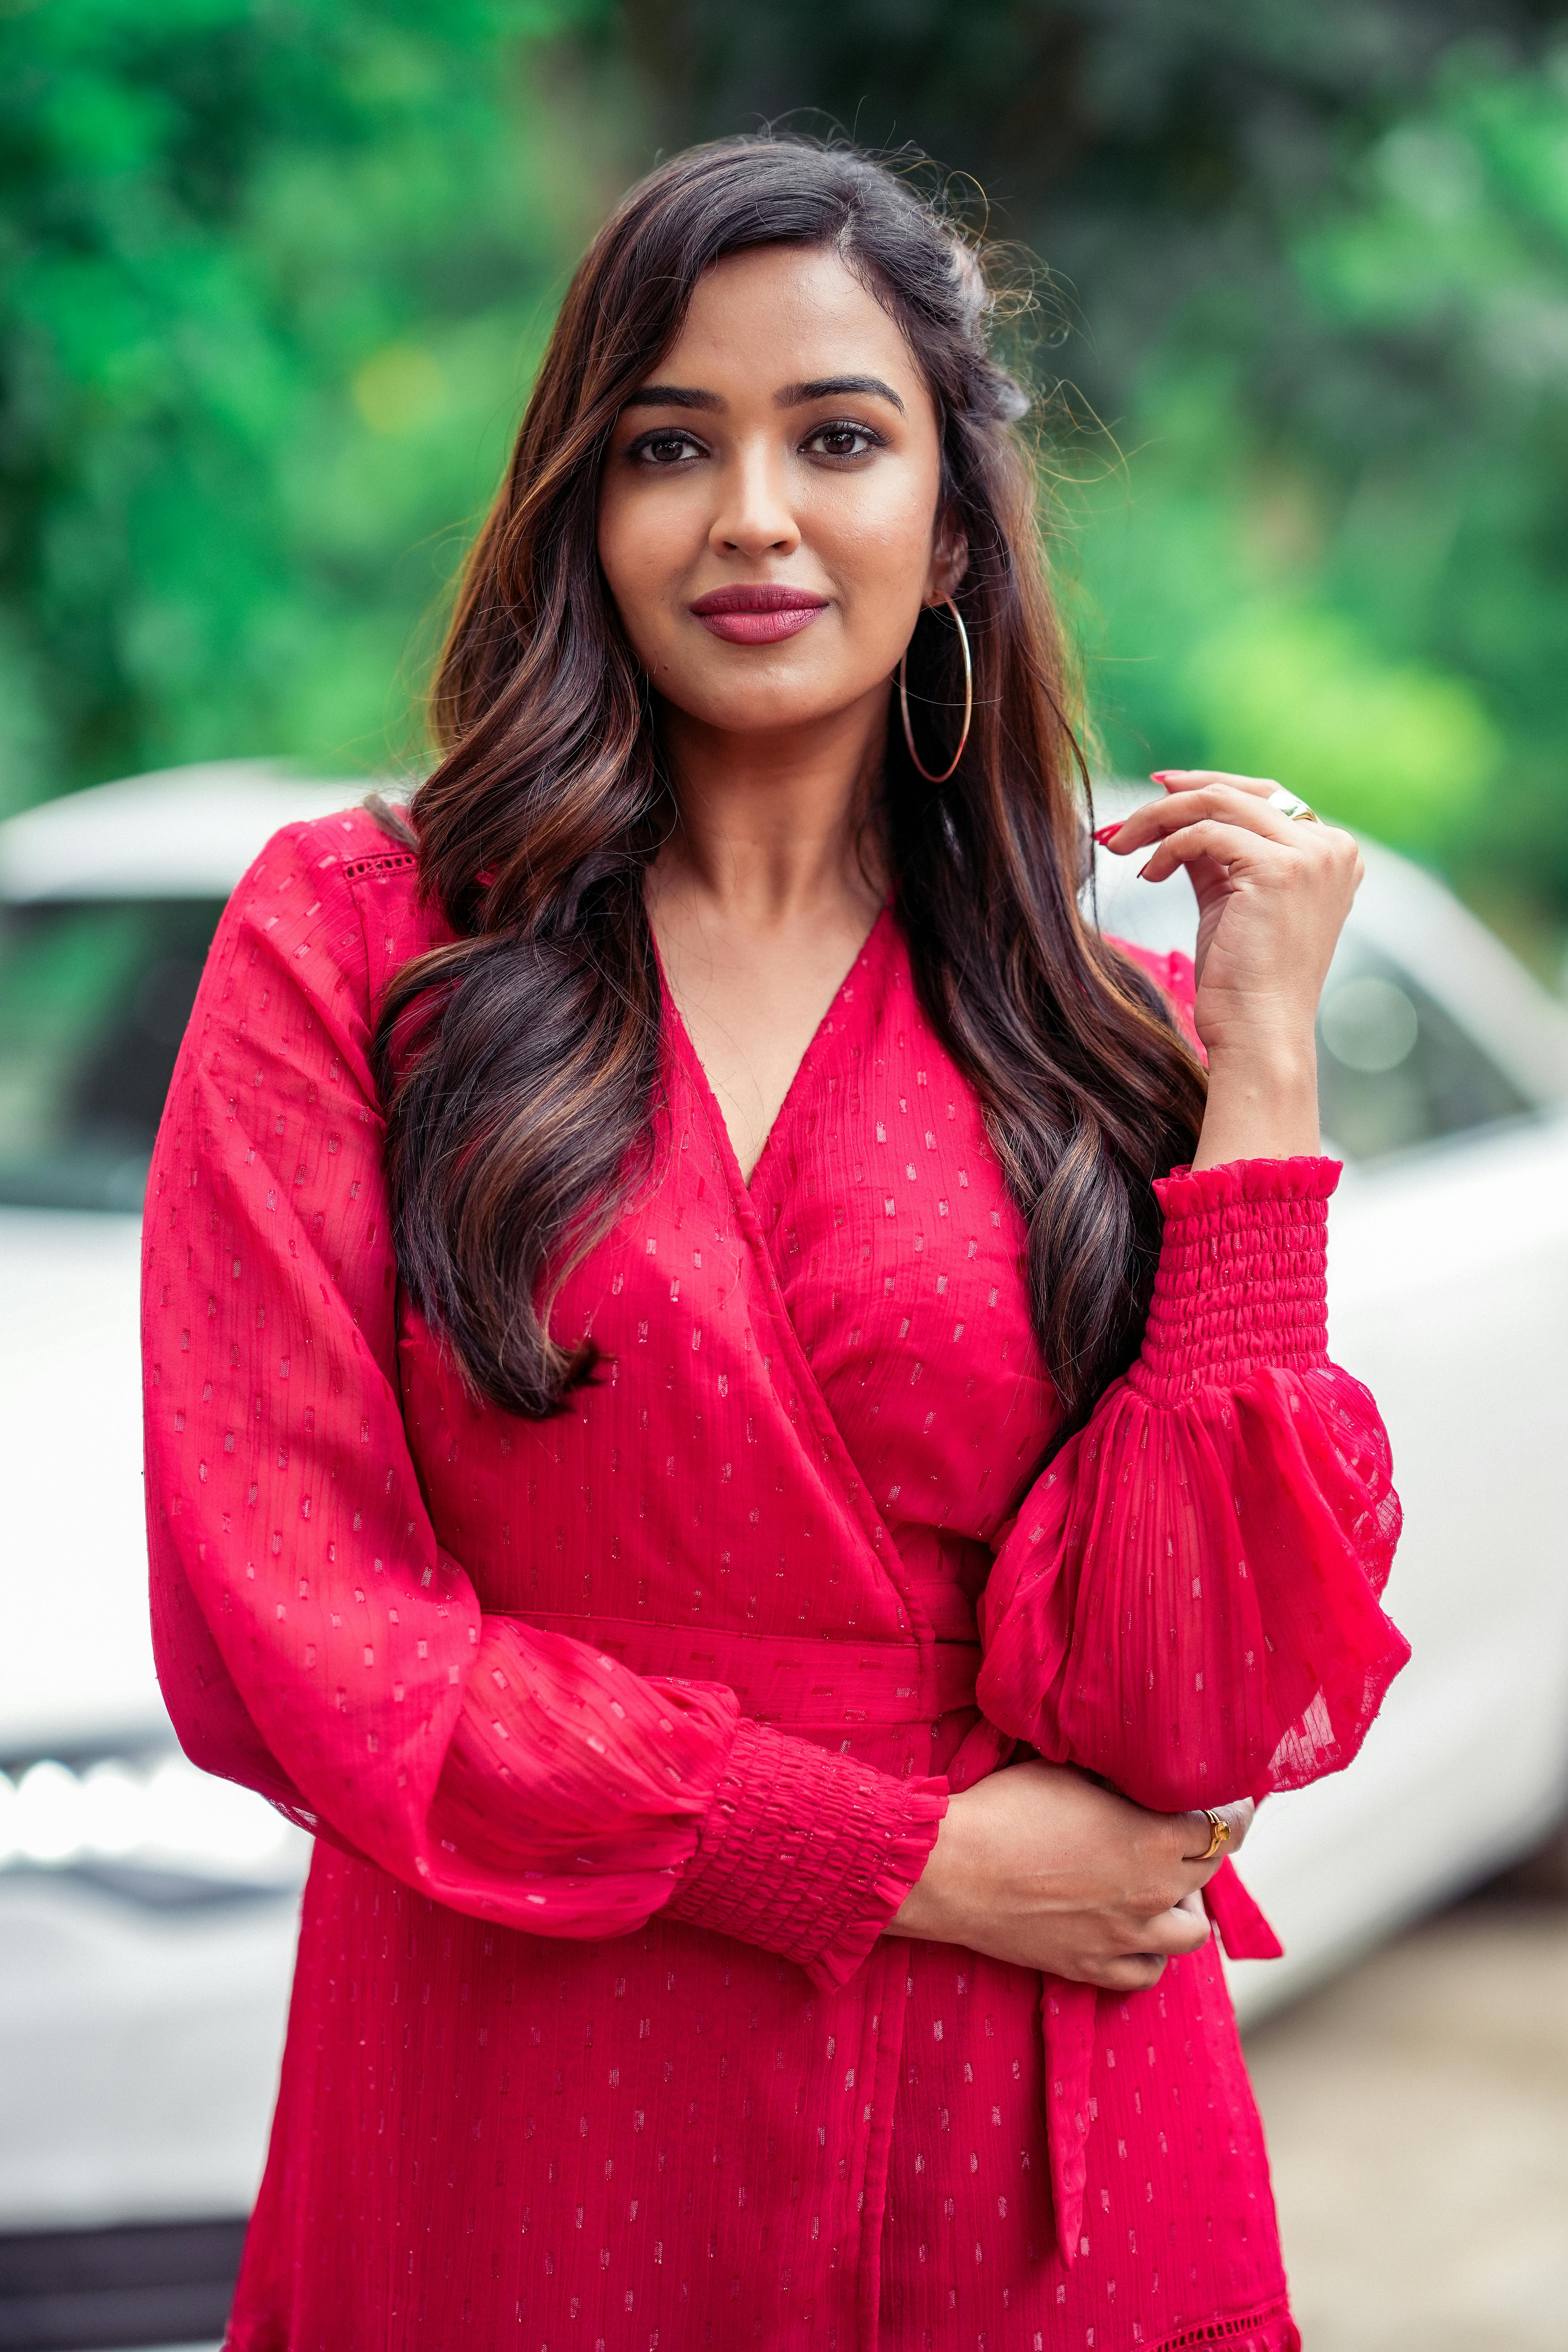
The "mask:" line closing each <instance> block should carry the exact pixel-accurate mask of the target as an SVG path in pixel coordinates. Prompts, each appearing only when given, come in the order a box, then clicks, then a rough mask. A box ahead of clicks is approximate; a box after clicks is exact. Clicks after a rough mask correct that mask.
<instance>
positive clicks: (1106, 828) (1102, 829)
mask: <svg viewBox="0 0 1568 2352" xmlns="http://www.w3.org/2000/svg"><path fill="white" fill-rule="evenodd" d="M1121 825H1122V820H1121V817H1118V818H1117V820H1116V823H1115V824H1101V825H1097V826H1096V827H1095V832H1094V838H1095V840H1096V841H1098V842H1099V844H1100V847H1101V849H1109V848H1110V845H1111V843H1112V842H1113V841H1114V840H1115V838H1116V836H1117V835H1118V834H1119V833H1120V832H1121Z"/></svg>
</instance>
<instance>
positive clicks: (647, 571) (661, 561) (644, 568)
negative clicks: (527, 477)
mask: <svg viewBox="0 0 1568 2352" xmlns="http://www.w3.org/2000/svg"><path fill="white" fill-rule="evenodd" d="M672 492H673V486H669V487H668V488H665V487H664V486H661V494H660V495H659V496H658V498H637V497H626V496H624V495H616V494H615V493H606V494H605V497H604V498H602V499H601V500H600V502H599V530H598V545H599V562H600V566H601V568H602V570H603V572H604V574H605V580H606V581H607V582H608V583H609V590H610V593H611V595H612V596H613V597H614V598H615V601H616V606H617V608H618V609H619V612H620V615H621V619H622V621H623V622H624V624H625V625H626V631H627V634H628V635H630V636H631V638H632V640H633V642H634V643H637V641H638V640H639V639H640V638H641V637H642V636H644V635H647V634H648V633H650V632H657V631H658V627H659V625H660V622H661V618H662V616H663V614H665V612H666V610H667V608H668V606H669V605H670V603H671V600H672V596H673V593H674V590H675V587H676V584H677V583H679V580H680V578H681V577H682V575H683V574H684V572H686V570H687V569H688V567H689V563H690V560H691V558H690V548H689V541H690V540H691V537H692V523H691V519H690V517H689V515H688V514H687V513H686V512H685V510H684V509H685V503H686V502H685V501H683V500H682V499H680V497H679V493H674V494H672ZM698 536H699V537H700V525H699V526H698Z"/></svg>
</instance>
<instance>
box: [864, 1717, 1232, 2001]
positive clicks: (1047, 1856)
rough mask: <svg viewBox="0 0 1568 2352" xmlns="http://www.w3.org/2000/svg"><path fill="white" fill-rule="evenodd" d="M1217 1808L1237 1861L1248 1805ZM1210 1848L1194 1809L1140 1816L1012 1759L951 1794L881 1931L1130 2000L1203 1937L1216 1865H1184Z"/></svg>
mask: <svg viewBox="0 0 1568 2352" xmlns="http://www.w3.org/2000/svg"><path fill="white" fill-rule="evenodd" d="M1219 1810H1221V1811H1223V1812H1224V1813H1225V1815H1226V1819H1227V1821H1228V1822H1229V1823H1230V1845H1229V1847H1228V1848H1227V1851H1228V1852H1231V1853H1234V1852H1235V1850H1236V1848H1237V1846H1238V1845H1239V1844H1240V1843H1241V1841H1242V1839H1243V1837H1244V1836H1245V1835H1246V1833H1247V1825H1248V1823H1249V1822H1251V1819H1252V1806H1251V1803H1250V1801H1242V1802H1241V1803H1239V1804H1235V1805H1226V1806H1224V1807H1222V1808H1220V1809H1219ZM1208 1843H1209V1822H1208V1819H1207V1816H1206V1815H1205V1814H1204V1813H1195V1812H1194V1813H1151V1812H1146V1811H1144V1809H1143V1807H1142V1805H1134V1804H1131V1803H1130V1802H1129V1801H1128V1800H1127V1799H1126V1798H1125V1797H1119V1796H1116V1795H1114V1794H1113V1793H1112V1792H1111V1791H1110V1790H1108V1789H1102V1788H1101V1787H1100V1784H1099V1783H1098V1782H1097V1781H1094V1780H1089V1779H1088V1778H1087V1777H1086V1775H1085V1774H1083V1773H1082V1772H1077V1771H1074V1770H1073V1769H1072V1768H1071V1767H1070V1766H1068V1765H1065V1764H1047V1763H1043V1762H1041V1761H1040V1760H1038V1759H1034V1760H1032V1761H1030V1762H1027V1763H1024V1764H1013V1765H1009V1766H1008V1767H1007V1768H1006V1769H1005V1770H1003V1771H1000V1772H993V1773H991V1774H990V1775H989V1776H988V1778H987V1779H985V1780H981V1781H978V1782H976V1784H975V1786H974V1787H973V1789H965V1790H963V1791H962V1792H961V1793H960V1794H959V1795H957V1796H955V1797H952V1798H950V1799H949V1801H948V1809H947V1813H946V1816H945V1818H944V1819H943V1821H942V1827H941V1829H940V1830H939V1831H938V1832H937V1839H936V1843H935V1844H934V1845H933V1846H932V1848H931V1854H930V1857H929V1859H928V1860H927V1863H926V1866H925V1869H924V1870H923V1871H922V1873H921V1876H920V1878H919V1879H918V1880H917V1881H916V1883H915V1885H913V1886H912V1887H911V1888H910V1892H909V1894H908V1895H906V1896H905V1897H904V1900H903V1902H902V1903H901V1904H900V1906H899V1908H898V1910H897V1911H896V1912H895V1913H894V1914H893V1916H892V1918H891V1919H890V1920H889V1923H888V1927H887V1933H888V1934H889V1935H892V1936H909V1937H915V1938H917V1939H919V1940H921V1941H925V1942H931V1943H938V1944H963V1945H964V1946H965V1947H966V1948H968V1949H969V1950H970V1951H973V1952H985V1953H988V1954H989V1955H990V1957H991V1958H993V1959H997V1960H1011V1961H1012V1962H1014V1963H1015V1965H1016V1966H1018V1967H1022V1968H1028V1969H1040V1970H1042V1971H1043V1972H1044V1973H1045V1974H1047V1975H1048V1976H1054V1977H1067V1978H1069V1979H1073V1980H1075V1981H1077V1982H1079V1983H1080V1984H1092V1985H1103V1986H1104V1987H1105V1988H1106V1989H1107V1990H1109V1991H1111V1992H1140V1991H1142V1990H1144V1989H1145V1988H1146V1987H1147V1986H1149V1985H1152V1984H1154V1983H1156V1982H1157V1981H1158V1979H1159V1978H1160V1976H1161V1974H1162V1973H1163V1969H1164V1966H1165V1963H1166V1961H1167V1960H1168V1959H1173V1958H1176V1957H1177V1956H1178V1955H1180V1954H1181V1953H1184V1952H1195V1951H1197V1950H1199V1949H1200V1948H1202V1946H1203V1945H1205V1943H1206V1942H1207V1941H1208V1935H1209V1924H1208V1920H1207V1917H1206V1916H1205V1912H1204V1907H1203V1903H1202V1900H1201V1890H1202V1888H1203V1886H1204V1884H1205V1881H1206V1880H1207V1879H1209V1878H1212V1877H1213V1875H1214V1874H1215V1871H1216V1870H1217V1869H1218V1868H1219V1865H1220V1862H1221V1860H1223V1858H1224V1857H1223V1855H1216V1856H1215V1860H1214V1861H1213V1862H1194V1861H1193V1860H1191V1859H1190V1857H1191V1856H1192V1855H1194V1854H1198V1853H1202V1852H1203V1850H1204V1848H1205V1846H1206V1845H1207V1844H1208Z"/></svg>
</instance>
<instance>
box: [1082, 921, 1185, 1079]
mask: <svg viewBox="0 0 1568 2352" xmlns="http://www.w3.org/2000/svg"><path fill="white" fill-rule="evenodd" d="M1105 944H1106V946H1107V947H1110V948H1114V949H1115V950H1117V952H1118V954H1120V955H1124V956H1125V957H1126V958H1127V960H1128V961H1129V962H1130V963H1135V964H1136V965H1137V966H1138V969H1139V970H1140V971H1145V972H1147V973H1148V975H1149V977H1150V979H1151V980H1152V982H1154V984H1155V986H1156V987H1157V988H1159V989H1162V990H1163V992H1164V994H1165V995H1166V996H1167V997H1168V998H1169V1000H1170V1002H1171V1004H1172V1006H1173V1009H1174V1012H1175V1014H1176V1018H1177V1020H1178V1021H1179V1022H1180V1023H1181V1025H1182V1029H1183V1033H1184V1035H1185V1036H1186V1038H1187V1040H1188V1042H1189V1044H1191V1045H1193V1046H1194V1047H1195V1048H1196V1050H1197V1052H1198V1054H1199V1055H1202V1053H1203V1044H1202V1041H1201V1039H1200V1038H1199V1036H1198V1033H1197V1027H1196V1024H1195V1023H1194V1018H1193V1014H1194V1007H1195V1005H1196V1003H1197V994H1198V989H1197V975H1196V973H1195V972H1194V969H1193V960H1192V958H1191V956H1185V955H1182V954H1181V953H1179V952H1178V951H1174V950H1173V952H1172V953H1171V954H1169V955H1161V954H1160V953H1159V952H1158V951H1157V950H1155V949H1153V948H1141V947H1137V946H1135V945H1134V943H1133V942H1132V940H1120V939H1116V938H1114V937H1113V936H1112V935H1111V933H1110V932H1109V931H1107V932H1106V934H1105Z"/></svg>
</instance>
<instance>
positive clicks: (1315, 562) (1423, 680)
mask: <svg viewBox="0 0 1568 2352" xmlns="http://www.w3.org/2000/svg"><path fill="white" fill-rule="evenodd" d="M1280 258H1281V267H1280V272H1279V288H1278V296H1277V299H1276V300H1275V301H1274V302H1273V303H1271V304H1268V305H1258V306H1256V307H1253V306H1238V305H1237V303H1236V302H1235V301H1234V300H1233V299H1231V298H1230V292H1229V289H1225V288H1223V287H1219V286H1215V285H1213V284H1211V285H1209V286H1207V287H1204V288H1202V289H1198V290H1197V291H1196V292H1195V293H1194V296H1193V298H1192V299H1191V301H1190V302H1189V304H1188V306H1187V308H1186V310H1185V312H1184V315H1183V316H1182V317H1181V318H1180V319H1178V320H1174V321H1173V323H1172V325H1171V326H1170V327H1169V329H1168V330H1167V331H1166V333H1165V335H1164V336H1163V339H1162V341H1161V344H1160V346H1159V348H1158V349H1157V350H1156V351H1154V352H1152V353H1151V354H1150V355H1149V356H1148V358H1147V359H1146V361H1145V362H1144V364H1143V366H1142V370H1141V371H1140V372H1139V373H1138V374H1137V376H1136V377H1135V379H1134V382H1133V384H1132V387H1131V399H1130V406H1131V425H1130V426H1129V428H1128V441H1129V446H1130V448H1131V451H1132V453H1133V454H1132V455H1131V457H1130V458H1129V460H1128V463H1127V465H1126V467H1125V469H1124V471H1121V472H1120V473H1113V474H1112V475H1111V476H1110V478H1108V479H1103V480H1101V481H1100V483H1098V484H1097V485H1096V487H1095V488H1094V490H1093V492H1092V493H1091V495H1090V496H1089V499H1088V502H1087V506H1088V520H1087V524H1086V528H1085V530H1084V537H1083V549H1082V553H1083V570H1084V574H1085V579H1086V582H1087V583H1088V585H1089V589H1090V591H1091V594H1092V604H1093V610H1094V622H1093V635H1094V639H1095V643H1096V645H1097V647H1098V649H1099V652H1100V657H1101V659H1100V667H1099V673H1098V674H1099V677H1100V682H1101V683H1102V685H1103V688H1104V700H1105V703H1106V706H1107V711H1108V721H1107V723H1108V731H1109V733H1110V739H1111V741H1112V743H1113V745H1114V746H1115V748H1116V750H1117V751H1118V752H1119V753H1120V755H1121V758H1122V759H1123V760H1124V761H1127V762H1128V763H1129V764H1131V763H1132V762H1133V761H1139V763H1140V764H1145V762H1143V761H1142V759H1141V757H1140V755H1141V754H1142V752H1143V751H1145V749H1146V748H1152V749H1156V750H1158V751H1159V752H1160V754H1161V756H1162V758H1164V757H1168V756H1170V754H1171V751H1172V749H1173V750H1174V751H1175V753H1176V754H1177V755H1178V756H1179V757H1180V758H1181V759H1183V760H1190V761H1194V762H1196V761H1203V762H1208V761H1223V762H1224V763H1225V764H1226V765H1231V764H1235V763H1236V762H1237V761H1238V760H1239V761H1242V762H1244V763H1245V764H1247V765H1248V766H1251V765H1255V764H1257V765H1260V766H1262V767H1263V768H1264V769H1265V770H1266V771H1267V772H1276V771H1277V772H1279V773H1281V774H1282V775H1283V776H1284V777H1285V778H1286V780H1287V781H1288V782H1291V783H1292V784H1293V785H1295V786H1296V788H1298V789H1300V791H1302V792H1305V793H1310V794H1311V795H1312V796H1313V797H1314V798H1316V799H1319V800H1321V802H1322V803H1323V805H1324V806H1325V807H1327V808H1332V809H1334V810H1335V811H1336V812H1337V813H1340V814H1343V815H1344V816H1346V817H1347V818H1350V819H1352V820H1353V821H1354V822H1356V823H1359V824H1364V825H1365V826H1367V827H1368V828H1369V829H1370V830H1372V831H1373V832H1375V833H1379V834H1381V835H1383V836H1384V838H1385V839H1388V840H1392V841H1394V842H1396V843H1399V844H1402V845H1405V846H1407V847H1410V848H1413V849H1415V850H1416V851H1418V852H1423V853H1426V854H1428V855H1431V856H1436V857H1438V858H1440V859H1442V860H1444V861H1445V862H1447V864H1449V865H1450V866H1452V867H1455V868H1456V869H1458V870H1459V871H1460V872H1462V873H1469V874H1473V875H1475V876H1477V877H1479V878H1481V879H1483V880H1485V879H1487V878H1490V879H1491V880H1492V881H1493V882H1495V881H1497V880H1498V879H1500V878H1501V877H1503V875H1504V874H1505V873H1506V872H1507V871H1509V870H1511V871H1512V873H1513V874H1514V875H1515V876H1516V877H1518V878H1519V882H1520V885H1521V887H1522V888H1524V889H1525V890H1526V891H1527V892H1533V893H1536V894H1539V893H1541V892H1542V889H1543V888H1544V890H1546V891H1548V892H1550V894H1551V895H1552V897H1553V898H1555V900H1556V901H1557V903H1558V904H1559V906H1563V905H1568V707H1565V706H1564V703H1563V698H1562V696H1561V694H1560V692H1559V690H1558V668H1559V664H1560V659H1561V655H1560V651H1558V650H1557V649H1560V648H1561V647H1562V646H1563V644H1564V643H1565V642H1568V478H1565V476H1564V470H1563V459H1564V457H1565V455H1568V55H1565V56H1564V57H1552V56H1550V55H1549V56H1548V57H1547V58H1544V59H1543V60H1542V61H1541V62H1539V63H1536V64H1533V65H1530V66H1526V67H1520V66H1518V65H1510V64H1509V63H1508V62H1507V61H1506V60H1500V59H1499V58H1496V57H1495V56H1493V55H1491V54H1489V53H1488V52H1486V51H1484V50H1480V51H1478V50H1475V49H1459V50H1458V51H1456V52H1455V53H1453V54H1452V55H1451V56H1450V57H1449V58H1447V60H1446V61H1445V63H1444V65H1443V67H1442V68H1441V70H1440V71H1439V73H1438V74H1437V76H1436V80H1435V83H1434V86H1433V87H1432V89H1431V90H1430V92H1429V93H1428V94H1427V95H1426V98H1425V100H1424V101H1423V102H1422V103H1421V104H1420V105H1419V106H1416V107H1414V108H1412V109H1410V110H1408V111H1406V112H1405V113H1403V114H1402V115H1401V117H1400V118H1399V119H1397V120H1395V121H1394V122H1392V123H1390V124H1388V125H1387V126H1386V127H1384V128H1383V129H1382V130H1381V131H1377V132H1376V133H1375V134H1372V135H1367V136H1364V137H1363V138H1360V139H1358V140H1357V141H1356V142H1353V143H1352V144H1351V145H1350V147H1349V152H1347V154H1346V156H1345V157H1344V159H1343V161H1342V168H1341V171H1340V173H1339V176H1338V180H1337V183H1336V184H1335V185H1334V186H1333V187H1332V188H1331V191H1330V192H1329V193H1328V194H1327V195H1325V196H1322V197H1320V198H1319V199H1318V200H1316V201H1315V202H1313V203H1312V204H1310V205H1302V206H1300V208H1299V209H1297V210H1296V212H1295V213H1294V215H1293V216H1292V217H1290V218H1289V220H1287V222H1286V223H1285V224H1284V225H1283V232H1282V235H1281V238H1280ZM1195 575H1200V576H1195ZM1137 656H1144V658H1142V659H1141V660H1140V659H1138V658H1136V657H1137Z"/></svg>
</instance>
